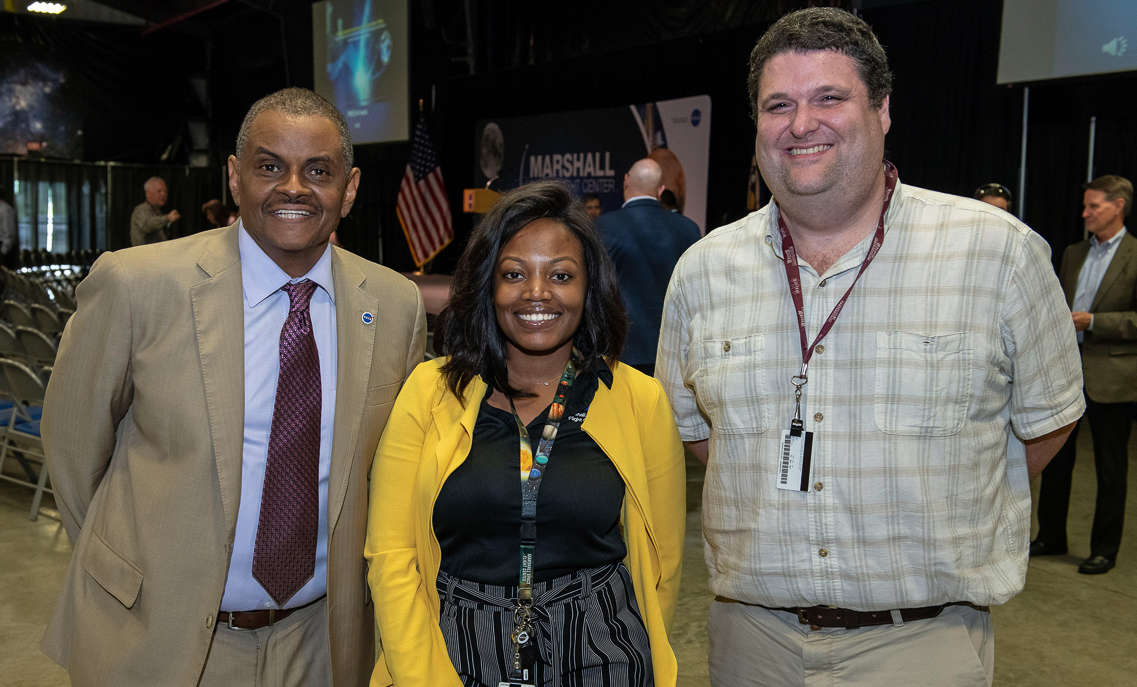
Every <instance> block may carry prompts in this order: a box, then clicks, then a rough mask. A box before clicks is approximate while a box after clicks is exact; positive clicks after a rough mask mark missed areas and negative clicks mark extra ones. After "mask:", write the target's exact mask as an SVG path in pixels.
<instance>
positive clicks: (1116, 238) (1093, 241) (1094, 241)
mask: <svg viewBox="0 0 1137 687" xmlns="http://www.w3.org/2000/svg"><path fill="white" fill-rule="evenodd" d="M1122 236H1125V227H1121V231H1119V232H1117V233H1116V234H1114V235H1113V236H1111V237H1110V238H1109V240H1108V241H1098V237H1096V236H1092V237H1090V245H1091V246H1093V247H1094V248H1098V247H1100V246H1105V247H1106V248H1107V249H1108V250H1113V247H1114V246H1116V245H1117V244H1118V243H1120V242H1121V237H1122Z"/></svg>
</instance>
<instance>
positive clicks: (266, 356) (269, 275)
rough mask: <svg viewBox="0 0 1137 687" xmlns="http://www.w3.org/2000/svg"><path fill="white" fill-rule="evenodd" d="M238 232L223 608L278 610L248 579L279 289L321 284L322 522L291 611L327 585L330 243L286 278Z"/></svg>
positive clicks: (314, 307)
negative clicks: (241, 346) (230, 510)
mask: <svg viewBox="0 0 1137 687" xmlns="http://www.w3.org/2000/svg"><path fill="white" fill-rule="evenodd" d="M237 233H238V246H239V248H240V252H241V284H242V287H243V291H244V299H243V301H244V309H245V310H244V314H245V433H244V443H243V445H242V449H241V505H240V508H239V509H238V510H237V531H236V535H235V536H234V539H233V555H232V557H231V558H230V560H229V577H228V579H227V580H226V582H225V594H224V596H222V597H221V610H222V611H255V610H259V609H266V608H279V607H278V606H277V604H276V602H274V601H273V600H272V597H270V596H269V594H268V592H266V591H265V590H264V588H262V587H261V585H260V583H259V582H257V581H256V580H255V579H253V550H254V547H255V546H256V541H257V523H258V521H259V520H260V513H261V490H262V488H263V487H264V479H265V463H266V461H267V459H268V439H269V430H270V428H271V426H272V412H273V407H274V405H275V403H276V381H277V377H278V376H279V374H280V330H281V328H283V327H284V321H285V320H286V319H288V294H287V293H285V292H283V291H281V290H280V287H282V286H284V285H285V284H287V283H288V282H298V281H303V280H304V279H310V280H312V281H314V282H316V284H318V285H319V286H320V288H318V289H316V291H315V292H314V293H313V294H312V301H311V304H310V306H309V311H310V313H311V317H312V335H313V336H314V337H315V339H316V350H317V351H318V352H319V354H320V393H321V396H322V399H321V401H322V402H321V408H320V483H319V491H320V524H319V529H318V530H317V533H318V534H317V538H316V571H315V574H314V575H313V576H312V579H311V580H309V581H308V583H307V584H305V585H304V586H303V587H302V588H301V589H300V591H298V592H297V593H296V594H295V595H294V596H293V597H292V598H291V599H289V600H288V601H287V602H285V604H284V608H295V607H297V606H303V605H304V604H307V603H309V602H311V601H315V600H316V599H319V598H320V597H321V596H323V595H324V594H326V593H327V586H328V585H327V570H328V469H329V466H330V464H331V456H332V424H333V420H334V417H335V403H336V293H335V288H334V286H333V284H332V253H331V251H332V248H331V246H328V248H327V250H325V251H324V254H323V255H322V256H321V257H320V259H319V261H317V262H316V265H315V266H314V267H313V268H312V269H311V270H310V271H309V272H308V274H306V275H304V276H303V277H301V278H299V279H291V278H290V277H289V276H288V274H287V273H285V271H284V270H282V269H280V267H279V266H277V264H276V263H275V262H273V261H272V259H271V258H270V257H268V256H267V255H265V252H264V251H262V250H261V248H260V246H258V245H257V244H256V242H255V241H253V239H252V237H250V236H249V235H248V233H246V231H245V227H244V225H243V224H242V225H241V226H240V228H239V231H238V232H237Z"/></svg>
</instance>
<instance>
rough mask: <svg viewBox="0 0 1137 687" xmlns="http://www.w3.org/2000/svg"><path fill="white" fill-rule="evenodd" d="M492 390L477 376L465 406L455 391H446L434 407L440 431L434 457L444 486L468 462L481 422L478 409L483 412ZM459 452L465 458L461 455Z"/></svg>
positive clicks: (468, 388)
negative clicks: (487, 396)
mask: <svg viewBox="0 0 1137 687" xmlns="http://www.w3.org/2000/svg"><path fill="white" fill-rule="evenodd" d="M440 383H441V382H440ZM488 391H489V387H488V386H487V385H486V383H485V382H484V381H482V378H481V377H474V378H473V379H472V380H470V385H469V386H467V387H466V392H465V394H464V395H465V402H466V405H465V406H463V405H462V404H461V403H459V402H458V399H456V398H454V396H453V395H451V394H449V393H446V394H444V395H443V396H442V402H441V403H439V404H437V405H436V406H434V408H432V409H431V411H430V414H431V418H432V420H433V423H434V429H435V431H436V432H437V433H438V438H437V441H438V443H437V445H436V447H435V450H434V459H435V461H436V462H437V464H438V467H437V470H438V475H439V477H440V479H439V482H438V484H439V488H440V489H441V488H442V482H444V481H445V479H446V477H447V476H449V475H450V473H451V472H453V471H454V470H456V469H457V468H458V466H459V465H461V464H462V463H463V462H465V460H466V457H467V456H468V455H469V453H470V446H471V445H473V442H474V427H475V426H476V425H477V424H478V413H479V412H481V409H482V401H483V400H484V399H485V395H486V393H487V392H488ZM458 456H461V458H460V459H459V458H457V457H458Z"/></svg>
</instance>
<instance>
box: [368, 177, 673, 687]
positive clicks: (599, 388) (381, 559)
mask: <svg viewBox="0 0 1137 687" xmlns="http://www.w3.org/2000/svg"><path fill="white" fill-rule="evenodd" d="M626 330H627V320H626V318H625V316H624V309H623V306H622V304H621V302H620V296H619V292H618V287H617V280H616V275H615V270H614V268H613V267H612V263H611V261H610V259H609V258H608V254H607V252H606V251H605V250H604V246H603V244H602V243H601V240H600V237H599V235H598V234H597V232H596V229H595V227H594V226H593V224H592V223H591V221H589V219H588V218H587V216H585V214H584V212H583V209H582V207H581V206H580V204H579V203H577V202H575V201H574V200H573V198H572V196H571V195H570V193H569V191H568V190H567V188H566V187H565V186H563V185H561V184H559V183H556V182H537V183H534V184H529V185H527V186H523V187H521V188H518V189H516V190H514V191H511V192H509V193H507V194H505V195H504V196H503V197H502V198H501V199H500V201H499V202H498V204H497V205H496V206H495V207H494V208H493V210H491V211H490V212H489V213H488V214H487V215H486V216H485V217H484V218H483V220H482V222H481V223H480V224H479V225H478V227H477V228H476V229H475V230H474V232H473V234H472V235H471V237H470V241H469V244H468V246H467V248H466V251H465V252H464V253H463V255H462V258H461V259H460V261H459V263H458V267H457V270H456V272H455V275H454V283H453V287H452V291H451V299H450V303H449V305H448V306H447V308H446V310H444V311H443V313H442V314H441V315H440V316H439V318H438V324H437V327H436V334H435V343H436V344H440V345H441V346H440V347H441V350H442V352H443V353H444V354H445V355H446V356H447V357H446V358H440V359H438V360H434V361H430V362H427V363H423V364H422V365H420V366H419V367H418V368H417V369H416V370H415V371H414V373H413V374H412V375H411V376H410V378H409V379H408V380H407V382H406V384H405V386H404V387H403V390H402V392H401V393H400V394H399V397H398V400H397V401H396V402H395V407H394V409H393V411H392V414H391V418H390V420H389V421H388V423H387V428H386V430H385V432H384V434H383V438H382V440H381V441H380V444H379V449H378V452H377V453H376V456H375V464H374V466H373V468H372V474H371V512H370V517H369V523H368V533H367V548H366V556H367V559H368V562H369V564H370V571H369V573H368V580H369V583H370V585H371V591H372V596H373V597H374V599H375V609H376V616H377V618H378V622H379V630H380V636H381V638H382V648H383V654H382V655H381V657H380V659H379V661H378V663H377V665H376V667H375V674H374V676H373V678H372V685H389V684H394V685H396V687H440V686H443V685H452V686H457V685H467V686H478V685H484V686H486V687H498V684H499V682H505V683H507V684H527V685H544V686H549V685H556V686H563V687H572V686H575V685H585V684H589V685H592V684H611V685H619V686H621V687H623V686H628V687H643V686H646V685H656V686H661V687H673V686H674V684H675V679H676V661H675V655H674V653H673V651H672V650H671V647H670V645H669V644H668V640H667V630H668V626H669V624H670V622H671V618H672V615H673V613H674V609H675V601H676V596H677V593H678V585H679V575H680V562H681V558H682V547H683V534H684V524H685V520H686V514H685V493H684V490H685V486H686V483H685V480H686V477H685V468H684V463H683V449H682V444H681V442H680V440H679V434H678V431H677V430H676V428H675V424H674V421H673V419H672V415H671V408H670V406H669V405H668V403H667V399H666V397H665V396H664V393H663V390H662V388H661V387H660V385H659V383H658V382H656V381H655V380H654V379H652V378H650V377H647V376H645V375H643V374H641V373H640V372H638V371H636V370H634V369H632V368H630V367H628V366H627V365H621V364H619V363H618V356H619V353H620V350H621V348H622V347H623V343H624V337H625V333H626Z"/></svg>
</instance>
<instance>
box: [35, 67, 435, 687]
mask: <svg viewBox="0 0 1137 687" xmlns="http://www.w3.org/2000/svg"><path fill="white" fill-rule="evenodd" d="M236 150H237V154H236V156H233V157H230V158H229V189H230V190H231V191H232V193H233V199H234V200H235V201H236V202H237V203H238V204H239V205H240V207H241V210H242V213H241V221H240V222H239V223H238V224H236V225H233V226H229V227H225V228H221V229H214V230H211V231H205V232H201V233H198V234H195V235H193V236H188V237H185V238H181V239H177V240H174V241H169V242H165V243H160V244H156V245H150V246H140V247H138V248H129V249H127V250H123V251H118V252H114V253H106V254H104V255H103V256H102V257H100V258H99V260H98V261H97V262H96V263H95V265H94V267H93V268H92V270H91V273H90V275H89V276H87V278H86V279H84V280H83V282H82V283H81V284H80V285H79V287H78V289H77V290H76V292H77V294H76V295H77V300H78V309H77V311H76V312H75V314H74V315H73V316H72V317H71V320H70V321H69V322H68V325H67V330H66V331H65V333H64V334H63V340H62V342H61V343H60V346H59V355H58V357H57V359H56V363H55V371H54V373H53V374H52V377H51V383H50V384H49V385H48V388H47V398H46V400H45V401H44V410H43V443H44V452H45V453H46V454H47V460H48V464H49V467H50V469H51V480H52V484H53V486H54V488H55V497H56V501H57V503H58V504H59V512H60V517H61V519H62V520H63V525H64V528H65V530H66V531H67V537H68V539H70V541H71V542H72V544H73V545H74V553H73V554H72V556H71V565H70V567H69V568H68V571H67V575H66V578H65V581H64V583H63V590H62V592H61V594H60V597H59V601H58V602H57V604H56V608H55V613H54V615H53V617H52V620H51V623H50V625H49V626H48V629H47V633H46V634H45V635H44V638H43V643H42V644H41V648H42V649H43V651H44V653H46V654H47V655H48V656H50V657H51V658H53V659H54V660H55V661H57V662H58V663H60V664H61V665H62V666H64V667H65V668H67V669H68V672H69V673H70V676H71V682H72V684H73V685H75V687H86V686H88V685H89V686H92V687H103V686H105V685H106V686H109V685H172V686H184V687H194V686H198V687H215V686H221V685H224V686H225V687H234V686H239V687H246V686H251V685H257V686H258V687H259V686H261V685H264V686H265V687H283V686H285V685H332V686H333V687H364V686H365V685H367V682H368V677H369V675H370V673H371V668H372V666H373V665H374V661H373V658H374V655H375V637H374V626H375V623H374V620H373V619H372V613H373V611H372V610H371V608H370V603H369V600H368V598H367V596H366V593H367V592H366V582H365V579H364V575H365V571H364V562H363V542H364V532H365V526H366V519H367V482H368V474H369V473H370V468H371V461H372V458H373V457H374V455H375V447H376V445H377V444H378V443H379V435H380V433H381V432H382V430H383V425H384V423H385V422H386V419H387V415H388V414H389V413H390V410H391V405H392V404H393V402H394V400H395V396H396V394H397V393H398V391H399V388H400V387H401V386H402V383H403V380H404V379H405V378H406V376H407V374H409V372H410V371H411V370H412V369H413V368H414V366H415V365H416V364H417V363H418V362H420V361H421V360H422V357H423V349H424V346H425V340H426V313H425V312H424V310H423V302H422V297H421V296H420V295H419V292H418V289H417V288H416V287H415V286H414V284H412V283H411V282H409V281H407V280H406V279H405V278H403V277H402V276H400V275H398V274H396V273H394V272H392V271H390V270H388V269H387V268H385V267H381V266H379V265H376V264H374V263H370V262H367V261H365V260H363V259H361V258H359V257H357V256H355V255H352V254H350V253H347V252H346V251H341V250H338V249H335V248H332V247H330V246H329V245H328V236H329V235H330V234H331V233H332V231H333V230H334V229H335V228H336V226H337V225H338V223H339V221H340V218H341V217H343V216H344V215H346V214H347V213H348V211H349V210H350V209H351V206H352V203H353V202H354V201H355V195H356V190H357V188H358V185H359V169H358V168H357V167H354V166H353V165H352V148H351V136H350V132H349V129H348V126H347V122H346V121H344V118H343V115H342V114H341V113H340V112H339V110H337V109H336V108H335V106H333V105H332V104H330V103H328V102H327V101H326V100H324V99H323V98H321V97H319V96H317V95H316V94H315V93H312V92H311V91H307V90H304V89H299V88H289V89H285V90H282V91H278V92H276V93H274V94H272V95H269V96H267V97H265V98H262V99H261V100H258V101H257V102H256V103H254V104H253V106H252V108H251V109H250V110H249V112H248V114H247V115H246V116H245V120H244V122H243V124H242V125H241V129H240V133H239V134H238V136H237V147H236Z"/></svg>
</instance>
